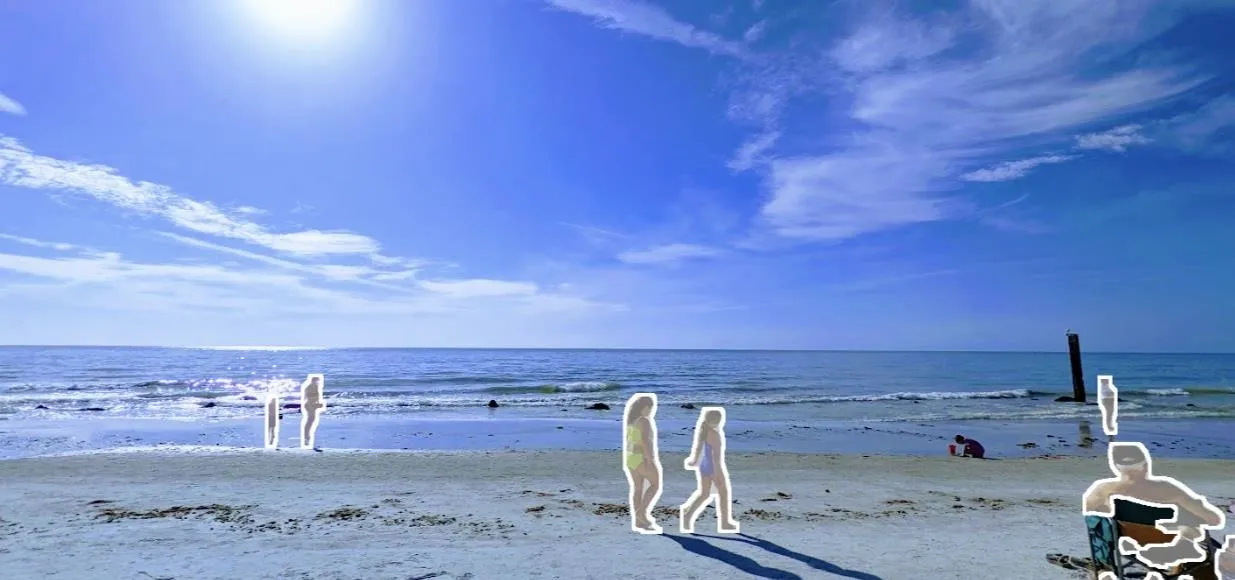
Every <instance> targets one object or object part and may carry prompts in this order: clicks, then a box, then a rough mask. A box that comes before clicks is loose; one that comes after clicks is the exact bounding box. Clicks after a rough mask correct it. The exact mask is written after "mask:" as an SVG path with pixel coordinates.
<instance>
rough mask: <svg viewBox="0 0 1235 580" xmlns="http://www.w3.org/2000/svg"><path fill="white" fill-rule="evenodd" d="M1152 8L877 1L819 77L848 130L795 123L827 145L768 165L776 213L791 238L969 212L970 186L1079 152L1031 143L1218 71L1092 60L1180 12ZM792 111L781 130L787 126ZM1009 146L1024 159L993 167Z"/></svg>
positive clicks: (777, 224) (769, 88) (1151, 102)
mask: <svg viewBox="0 0 1235 580" xmlns="http://www.w3.org/2000/svg"><path fill="white" fill-rule="evenodd" d="M881 6H883V5H881ZM1153 8H1154V5H1153V3H1152V2H1149V1H1148V0H1134V1H1132V2H1122V1H1116V0H1095V1H1063V2H1049V3H1039V2H1014V1H1005V0H972V1H971V2H969V3H968V4H967V5H965V7H964V8H962V9H961V10H960V11H958V12H953V13H948V14H939V13H935V14H933V15H931V16H929V17H927V18H926V19H922V18H916V19H915V18H911V17H908V16H905V15H902V14H899V13H897V12H895V11H892V10H889V9H887V8H886V7H870V8H868V9H865V10H866V12H865V16H864V17H863V18H862V19H860V20H859V22H858V25H857V26H856V27H855V28H853V29H852V32H850V33H849V34H847V35H846V36H844V37H843V38H841V39H840V40H839V41H837V42H835V43H833V44H832V45H831V46H830V50H828V51H827V55H828V57H827V58H828V61H829V62H830V63H831V64H832V65H833V66H832V68H833V71H834V72H833V73H831V75H830V77H829V76H828V75H826V74H823V73H819V74H818V76H819V77H823V78H822V81H823V82H820V81H819V80H816V82H817V83H818V84H819V85H820V86H821V87H822V90H821V91H818V90H817V91H816V94H817V95H819V96H822V97H826V98H828V99H829V100H830V101H831V102H832V103H833V104H834V106H833V107H832V108H831V111H832V112H833V113H832V114H831V115H830V117H829V118H830V119H831V121H832V122H831V123H829V124H828V125H826V126H827V127H837V126H842V127H845V128H846V130H845V131H844V132H839V133H838V132H835V131H833V132H832V133H831V134H827V133H825V134H823V135H811V134H802V133H801V132H800V131H798V132H795V133H794V135H793V137H794V139H795V141H797V142H802V141H803V140H814V141H816V142H819V143H821V146H820V147H819V150H821V151H822V152H821V153H818V154H811V153H810V152H809V151H799V152H797V153H796V154H795V155H794V156H793V157H787V158H780V159H772V160H770V161H769V162H768V163H766V164H765V165H764V167H765V168H766V170H767V171H766V181H765V183H766V187H767V189H768V190H769V193H770V198H769V200H768V202H767V203H766V205H765V206H764V207H763V209H762V217H763V218H764V220H765V223H766V224H767V225H768V226H769V227H770V229H771V230H772V231H774V232H776V233H777V234H779V235H782V236H787V237H791V238H798V239H839V238H845V237H853V236H858V235H862V234H865V233H868V232H874V231H879V230H885V229H891V228H896V227H899V226H904V225H908V224H914V223H922V222H928V221H937V220H944V219H952V218H957V217H962V216H966V215H968V212H967V210H966V208H967V205H968V204H964V203H957V202H956V200H954V199H952V198H950V197H949V196H950V195H955V194H954V193H951V192H954V191H955V190H956V189H957V187H958V186H959V185H960V184H961V183H964V182H965V181H999V180H1006V179H1014V178H1016V177H1020V176H1023V175H1025V174H1026V173H1027V172H1028V171H1030V170H1032V169H1033V168H1035V167H1039V166H1041V165H1043V164H1047V163H1057V162H1061V161H1065V160H1067V159H1068V158H1069V157H1068V156H1066V155H1041V154H1039V155H1038V156H1032V154H1031V156H1026V155H1025V153H1024V151H1025V150H1026V145H1033V144H1036V145H1038V146H1041V145H1043V144H1057V145H1062V144H1063V143H1065V142H1067V141H1069V140H1071V139H1072V138H1073V135H1075V134H1076V133H1078V132H1080V131H1083V130H1085V129H1088V128H1090V127H1092V126H1094V125H1095V124H1100V123H1102V122H1104V121H1107V120H1114V119H1118V118H1121V117H1124V116H1126V115H1130V114H1134V113H1140V112H1144V111H1147V110H1150V109H1151V108H1153V107H1155V106H1158V105H1160V104H1162V103H1164V102H1166V101H1167V100H1168V99H1171V98H1173V97H1176V96H1179V95H1181V94H1184V93H1185V92H1187V91H1189V90H1190V89H1192V88H1194V87H1197V86H1199V85H1200V83H1201V82H1203V81H1204V80H1206V78H1205V77H1204V76H1203V75H1200V74H1197V73H1196V71H1195V70H1194V69H1191V68H1186V67H1176V66H1172V65H1171V64H1158V65H1144V64H1143V62H1140V63H1137V64H1136V65H1133V64H1128V65H1126V66H1124V67H1123V68H1112V67H1111V66H1110V65H1111V63H1113V62H1115V61H1114V60H1112V59H1107V60H1105V61H1103V62H1104V64H1106V65H1107V66H1106V67H1105V68H1104V69H1095V68H1094V66H1093V65H1094V64H1095V63H1096V61H1094V60H1093V58H1094V56H1093V55H1095V54H1100V55H1103V56H1106V57H1110V56H1118V55H1121V54H1126V53H1127V52H1128V51H1131V50H1133V49H1134V48H1135V47H1137V46H1140V45H1142V43H1143V41H1145V40H1146V39H1148V38H1151V37H1153V36H1155V35H1156V34H1157V33H1158V32H1160V31H1161V30H1163V29H1164V28H1165V27H1167V26H1169V23H1170V22H1171V15H1169V14H1165V13H1164V12H1163V11H1161V10H1156V11H1155V10H1153ZM1151 12H1153V14H1152V16H1153V18H1150V16H1151ZM809 48H810V49H814V48H815V47H809ZM799 51H800V49H799ZM808 65H809V63H808ZM1097 70H1104V71H1105V72H1100V73H1099V72H1095V71H1097ZM1082 71H1084V74H1081V73H1082ZM786 78H787V75H785V74H775V75H770V76H768V77H767V81H766V91H765V92H766V95H768V96H767V100H768V102H770V103H778V102H779V101H780V100H781V99H782V97H783V95H785V94H786V93H787V92H792V91H791V90H790V89H787V88H786V87H785V86H784V81H785V79H786ZM758 97H759V93H758V91H755V92H754V93H753V94H749V95H746V96H744V97H743V99H744V100H745V101H750V102H758ZM780 110H781V111H784V110H785V109H784V108H783V106H782V107H781V108H780ZM837 111H839V112H841V113H842V114H841V115H836V114H835V113H834V112H837ZM791 121H792V120H791V119H789V120H787V119H781V120H780V122H779V124H778V126H777V128H779V129H780V130H781V131H782V132H788V131H790V130H791V129H792V128H793V125H792V124H791ZM812 125H814V126H818V123H812ZM766 131H768V127H767V126H761V127H760V129H759V133H760V134H762V133H764V132H766ZM736 157H737V158H738V159H741V158H742V156H741V155H738V156H736ZM1000 157H1003V158H1008V157H1013V159H1015V158H1016V157H1022V159H1020V160H1019V161H1009V162H1006V163H1003V164H999V165H996V166H994V167H988V168H985V169H983V168H982V165H983V164H985V163H989V160H991V159H998V158H1000ZM1025 157H1028V158H1025Z"/></svg>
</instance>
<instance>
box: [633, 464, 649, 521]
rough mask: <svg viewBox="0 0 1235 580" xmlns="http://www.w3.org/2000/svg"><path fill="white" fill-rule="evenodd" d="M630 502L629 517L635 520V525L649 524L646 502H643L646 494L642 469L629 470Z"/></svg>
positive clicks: (645, 479)
mask: <svg viewBox="0 0 1235 580" xmlns="http://www.w3.org/2000/svg"><path fill="white" fill-rule="evenodd" d="M630 475H631V492H630V493H631V495H630V497H631V502H630V517H631V519H633V520H634V522H635V527H637V528H646V527H648V526H649V525H650V522H648V520H647V511H648V510H647V504H645V503H644V498H645V497H646V495H645V494H644V493H643V490H644V489H645V488H646V487H647V477H646V475H645V474H644V472H643V470H642V469H635V470H633V471H631V474H630Z"/></svg>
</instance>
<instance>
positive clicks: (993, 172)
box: [961, 155, 1076, 182]
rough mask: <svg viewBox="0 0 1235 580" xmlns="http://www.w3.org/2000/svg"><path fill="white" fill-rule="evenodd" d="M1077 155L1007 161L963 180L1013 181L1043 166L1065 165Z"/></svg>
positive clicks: (964, 176) (963, 177)
mask: <svg viewBox="0 0 1235 580" xmlns="http://www.w3.org/2000/svg"><path fill="white" fill-rule="evenodd" d="M1075 158H1076V156H1075V155H1040V156H1038V157H1030V158H1029V159H1020V160H1017V161H1007V162H1004V163H1000V164H998V165H996V166H994V167H990V168H987V169H979V170H977V171H970V172H969V173H966V174H964V175H961V179H963V180H965V181H982V182H992V181H1011V180H1013V179H1020V178H1022V177H1025V176H1026V175H1029V172H1030V171H1033V170H1034V168H1036V167H1040V166H1042V165H1053V164H1056V163H1063V162H1065V161H1071V160H1073V159H1075Z"/></svg>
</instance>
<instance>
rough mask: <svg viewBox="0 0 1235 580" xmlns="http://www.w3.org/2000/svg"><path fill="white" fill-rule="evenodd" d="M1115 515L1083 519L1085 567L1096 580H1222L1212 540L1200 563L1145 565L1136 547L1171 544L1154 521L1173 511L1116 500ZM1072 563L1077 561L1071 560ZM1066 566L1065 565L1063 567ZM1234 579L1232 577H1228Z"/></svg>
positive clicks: (1209, 541)
mask: <svg viewBox="0 0 1235 580" xmlns="http://www.w3.org/2000/svg"><path fill="white" fill-rule="evenodd" d="M1115 504H1116V505H1115V516H1114V517H1103V516H1095V515H1087V516H1085V525H1086V527H1087V528H1088V530H1089V549H1090V555H1091V556H1092V562H1091V563H1089V565H1088V566H1086V567H1088V568H1090V569H1091V571H1092V572H1094V574H1095V577H1097V578H1101V577H1105V578H1114V579H1117V580H1124V579H1126V578H1144V577H1148V575H1149V574H1150V573H1151V572H1152V573H1156V574H1158V575H1159V576H1160V577H1162V578H1163V579H1164V580H1173V579H1176V578H1182V577H1184V576H1191V577H1192V580H1216V579H1221V578H1222V577H1223V576H1222V574H1224V573H1225V574H1228V575H1229V574H1230V573H1232V572H1235V568H1233V569H1232V570H1231V572H1225V571H1223V570H1222V566H1223V565H1224V563H1223V558H1222V554H1221V553H1220V552H1219V551H1218V548H1219V545H1218V542H1217V541H1216V540H1214V539H1213V538H1207V539H1206V547H1205V549H1206V557H1205V559H1204V560H1202V561H1200V562H1187V563H1183V564H1179V565H1176V566H1174V567H1171V568H1161V567H1157V566H1154V565H1152V564H1149V563H1147V562H1145V561H1144V560H1143V559H1142V558H1141V557H1138V556H1140V554H1141V553H1143V551H1144V550H1142V549H1139V548H1138V547H1139V546H1145V545H1170V544H1171V543H1172V542H1173V541H1174V538H1175V537H1176V536H1172V535H1170V534H1167V533H1166V532H1163V531H1162V530H1160V529H1158V527H1157V526H1156V523H1157V522H1161V521H1163V520H1169V519H1171V518H1173V517H1175V510H1173V509H1171V508H1163V507H1156V506H1148V505H1145V504H1141V503H1137V502H1130V501H1127V500H1122V499H1121V500H1115ZM1073 562H1076V561H1075V560H1073ZM1065 567H1068V566H1065ZM1231 578H1232V580H1235V576H1232V577H1231Z"/></svg>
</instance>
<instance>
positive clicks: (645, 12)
mask: <svg viewBox="0 0 1235 580" xmlns="http://www.w3.org/2000/svg"><path fill="white" fill-rule="evenodd" d="M545 1H546V2H547V3H548V4H549V5H550V6H553V7H555V8H558V9H560V10H564V11H567V12H573V13H575V14H579V15H581V16H586V17H588V18H591V19H592V20H594V21H595V22H596V23H597V24H598V25H600V26H603V27H605V28H611V29H614V30H620V31H622V32H627V33H631V34H638V35H641V36H647V37H649V38H654V39H656V40H662V41H668V42H675V43H677V44H680V45H682V46H687V47H691V48H701V49H704V50H707V51H709V52H712V53H715V54H721V55H728V56H741V55H743V54H745V53H746V50H745V47H743V46H742V44H741V43H738V42H734V41H731V40H728V39H725V38H724V37H722V36H720V35H718V34H715V33H712V32H708V31H705V30H700V29H699V28H697V27H695V26H693V25H691V24H687V23H685V22H682V21H680V20H678V19H676V18H674V17H673V15H671V14H669V12H668V11H666V10H665V9H663V8H661V7H659V6H655V5H653V4H649V3H646V2H642V1H640V0H545Z"/></svg>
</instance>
